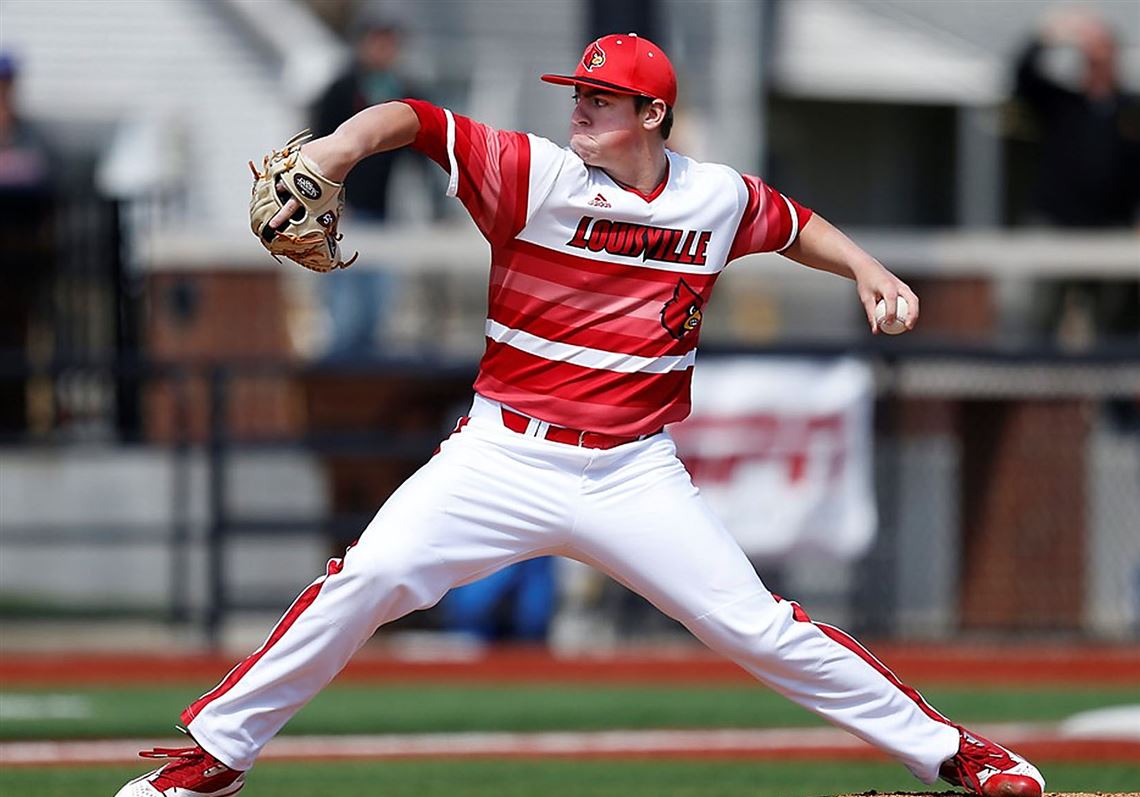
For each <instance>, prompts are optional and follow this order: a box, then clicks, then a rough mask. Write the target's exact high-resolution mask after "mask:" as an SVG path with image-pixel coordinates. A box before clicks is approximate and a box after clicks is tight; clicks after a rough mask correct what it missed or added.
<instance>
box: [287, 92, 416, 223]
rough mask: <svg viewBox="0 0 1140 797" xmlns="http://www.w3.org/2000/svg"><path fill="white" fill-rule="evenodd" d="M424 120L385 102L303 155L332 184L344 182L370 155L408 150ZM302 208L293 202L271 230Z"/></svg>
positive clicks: (309, 145) (318, 140)
mask: <svg viewBox="0 0 1140 797" xmlns="http://www.w3.org/2000/svg"><path fill="white" fill-rule="evenodd" d="M419 132H420V120H419V117H418V116H417V115H416V112H415V111H413V110H412V108H411V106H410V105H408V104H407V103H404V102H399V101H395V102H385V103H382V104H380V105H373V106H371V107H369V108H365V109H364V110H363V111H361V112H360V113H358V114H356V115H354V116H353V117H351V118H350V119H348V120H346V121H345V122H343V123H341V125H340V127H338V128H337V129H336V130H334V131H333V132H332V133H330V134H329V135H327V136H323V137H322V138H315V139H313V140H312V141H310V142H308V143H307V144H305V146H304V147H302V148H301V151H302V152H304V153H305V156H306V157H307V158H309V160H310V161H312V162H313V164H314V165H315V166H316V167H317V170H318V171H319V172H320V173H321V174H323V175H324V176H325V177H327V178H329V179H330V180H335V181H336V182H338V183H339V182H343V181H344V178H345V177H346V176H347V175H348V173H349V172H350V171H352V167H353V166H355V165H356V164H358V163H359V162H360V161H362V160H364V159H365V158H367V157H368V156H369V155H375V154H377V153H379V152H387V151H388V150H393V149H398V148H400V147H406V146H407V145H409V144H411V143H412V142H413V141H415V140H416V135H417V134H418V133H419ZM299 207H300V204H299V203H298V202H297V200H295V199H292V198H291V199H290V200H289V201H288V202H286V203H285V205H284V206H283V207H282V208H281V210H280V211H279V212H278V213H277V215H276V216H274V217H273V219H272V220H271V221H270V222H269V226H271V227H273V228H274V229H277V228H278V226H279V225H281V224H283V223H284V222H285V220H286V219H288V218H289V216H291V215H292V214H293V213H295V212H296V211H297V209H298V208H299Z"/></svg>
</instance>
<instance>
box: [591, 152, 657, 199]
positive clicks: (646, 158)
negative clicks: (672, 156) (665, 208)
mask: <svg viewBox="0 0 1140 797" xmlns="http://www.w3.org/2000/svg"><path fill="white" fill-rule="evenodd" d="M668 163H669V161H668V159H667V158H666V157H665V147H664V146H663V145H661V144H655V145H650V146H648V147H646V148H645V149H644V150H639V151H637V152H634V153H631V154H630V156H629V157H627V158H623V159H622V160H621V161H620V162H619V163H615V164H611V165H607V166H603V167H602V170H603V171H604V172H605V173H606V174H608V175H609V176H610V178H611V179H612V180H613V181H614V182H616V183H618V184H619V185H623V186H625V187H626V188H632V189H633V190H635V191H637V192H638V193H640V194H652V193H653V192H654V190H656V188H657V186H659V185H661V181H662V180H664V179H665V174H666V171H667V168H668Z"/></svg>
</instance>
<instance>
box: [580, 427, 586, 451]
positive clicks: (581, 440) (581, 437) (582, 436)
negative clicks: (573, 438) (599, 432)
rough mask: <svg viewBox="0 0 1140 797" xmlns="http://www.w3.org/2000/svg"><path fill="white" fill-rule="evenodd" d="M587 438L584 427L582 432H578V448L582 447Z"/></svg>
mask: <svg viewBox="0 0 1140 797" xmlns="http://www.w3.org/2000/svg"><path fill="white" fill-rule="evenodd" d="M585 440H586V430H585V429H583V430H581V431H580V432H578V448H581V447H582V444H583V443H584V441H585Z"/></svg>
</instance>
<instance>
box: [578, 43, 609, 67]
mask: <svg viewBox="0 0 1140 797" xmlns="http://www.w3.org/2000/svg"><path fill="white" fill-rule="evenodd" d="M605 63H606V51H605V50H603V49H602V48H601V47H600V46H599V45H598V43H597V42H594V43H593V44H591V45H590V46H589V47H587V48H586V52H584V53H582V66H584V67H586V71H587V72H593V71H594V70H595V69H597V68H598V67H600V66H602V65H604V64H605Z"/></svg>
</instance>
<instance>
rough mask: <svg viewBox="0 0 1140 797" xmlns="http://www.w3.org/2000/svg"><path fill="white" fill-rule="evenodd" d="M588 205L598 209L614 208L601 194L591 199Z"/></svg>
mask: <svg viewBox="0 0 1140 797" xmlns="http://www.w3.org/2000/svg"><path fill="white" fill-rule="evenodd" d="M586 204H587V205H592V206H593V207H596V208H612V207H613V205H611V204H610V203H609V202H608V201H606V198H605V197H604V196H602V195H601V194H598V195H597V196H596V197H594V198H593V199H591V200H590V201H589V202H587V203H586Z"/></svg>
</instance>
